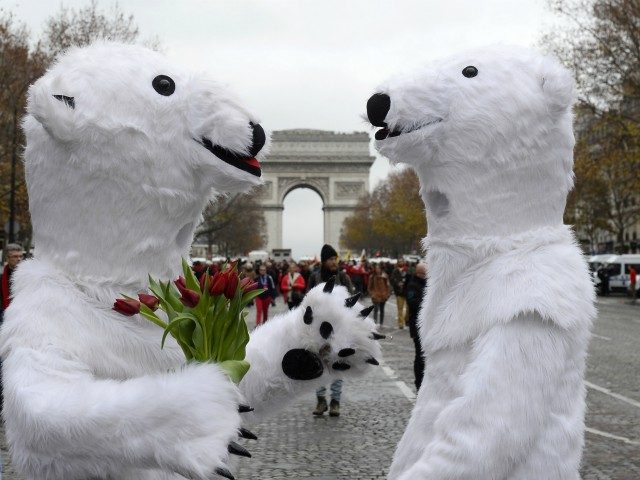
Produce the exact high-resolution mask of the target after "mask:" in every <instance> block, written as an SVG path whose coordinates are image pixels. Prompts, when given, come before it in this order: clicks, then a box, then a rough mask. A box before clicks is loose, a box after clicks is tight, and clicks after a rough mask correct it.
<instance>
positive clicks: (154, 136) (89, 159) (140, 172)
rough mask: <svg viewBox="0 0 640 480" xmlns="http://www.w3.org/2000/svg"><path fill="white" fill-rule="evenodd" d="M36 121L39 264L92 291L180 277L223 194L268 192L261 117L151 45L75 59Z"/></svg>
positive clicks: (34, 106)
mask: <svg viewBox="0 0 640 480" xmlns="http://www.w3.org/2000/svg"><path fill="white" fill-rule="evenodd" d="M203 78H205V79H204V80H203ZM27 112H28V115H27V117H26V119H25V121H24V129H25V131H26V136H27V148H26V153H25V157H26V162H25V163H26V165H25V170H26V179H27V185H28V189H29V202H30V211H31V218H32V222H33V227H34V236H35V246H36V256H37V257H38V258H40V259H46V260H47V261H50V262H53V263H54V264H56V265H57V266H59V267H62V269H63V270H64V271H65V272H68V273H69V274H71V275H73V276H76V277H77V278H78V279H79V280H81V283H84V284H89V285H92V284H100V283H105V284H117V285H128V284H130V285H139V284H140V283H144V282H146V275H147V272H148V273H151V274H152V275H154V276H159V277H162V278H167V277H171V276H173V275H174V274H175V273H176V271H177V270H176V269H177V268H179V264H180V257H181V256H183V257H186V256H187V255H188V252H189V247H190V244H191V241H192V237H193V233H194V230H195V228H196V226H197V224H198V222H199V219H200V215H201V212H202V210H203V207H204V206H205V204H206V202H207V201H208V199H210V198H211V195H212V194H223V193H230V192H239V191H244V190H248V189H249V188H251V187H252V186H254V185H258V184H259V183H260V164H259V162H258V160H257V159H256V158H255V157H256V156H257V155H258V152H259V151H261V149H262V147H263V146H264V145H265V142H266V141H267V139H266V138H265V133H264V130H262V127H260V125H259V124H258V120H257V119H256V118H255V116H253V115H252V114H251V113H249V112H248V111H247V110H246V109H245V108H243V107H242V106H241V105H240V104H239V102H238V101H237V100H236V99H235V97H234V96H233V95H231V94H230V93H229V92H228V91H227V89H225V88H224V87H223V86H221V85H220V84H218V83H216V82H214V81H212V80H206V77H203V76H202V75H193V74H192V73H191V72H189V71H188V70H186V69H184V68H180V67H178V66H176V65H174V64H172V63H170V62H169V61H168V60H167V59H166V58H165V57H163V56H162V55H160V54H158V53H157V52H154V51H151V50H149V49H146V48H143V47H140V46H133V45H123V44H115V43H98V44H95V45H93V46H90V47H85V48H82V49H71V50H70V51H69V52H67V53H66V54H65V55H63V56H62V57H61V58H60V59H59V60H58V61H57V62H56V64H55V65H54V66H53V67H52V68H51V69H50V70H49V71H48V72H47V73H46V74H45V75H44V76H43V77H42V78H40V79H39V80H38V81H37V82H36V83H35V84H34V85H32V87H31V88H30V90H29V98H28V105H27Z"/></svg>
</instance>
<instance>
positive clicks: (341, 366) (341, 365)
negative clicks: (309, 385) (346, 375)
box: [332, 362, 351, 370]
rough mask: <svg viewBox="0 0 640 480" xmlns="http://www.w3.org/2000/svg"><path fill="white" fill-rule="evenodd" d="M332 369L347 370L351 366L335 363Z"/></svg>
mask: <svg viewBox="0 0 640 480" xmlns="http://www.w3.org/2000/svg"><path fill="white" fill-rule="evenodd" d="M332 368H333V369H334V370H349V369H350V368H351V365H349V364H348V363H342V362H335V363H334V364H333V365H332Z"/></svg>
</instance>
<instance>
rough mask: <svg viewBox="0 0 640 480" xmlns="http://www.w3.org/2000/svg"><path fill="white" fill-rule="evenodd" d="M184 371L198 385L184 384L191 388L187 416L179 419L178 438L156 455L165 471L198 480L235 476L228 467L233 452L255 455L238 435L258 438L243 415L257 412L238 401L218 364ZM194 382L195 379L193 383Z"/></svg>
mask: <svg viewBox="0 0 640 480" xmlns="http://www.w3.org/2000/svg"><path fill="white" fill-rule="evenodd" d="M183 372H187V373H186V375H188V376H190V377H193V378H190V379H189V380H190V381H192V382H193V383H195V382H196V381H197V382H198V385H197V388H196V385H190V384H187V385H185V382H181V384H180V386H184V387H185V388H187V387H190V388H187V389H186V391H191V394H190V396H189V398H188V399H187V401H185V402H184V416H183V417H182V418H176V419H175V422H176V426H175V429H176V437H175V438H173V439H171V441H169V440H167V442H166V445H163V446H162V447H160V449H159V451H158V452H157V454H156V457H157V458H158V460H159V463H160V464H161V467H162V469H163V470H165V471H172V472H174V473H177V474H179V475H182V476H183V477H186V478H189V479H196V480H204V479H206V480H210V479H213V478H217V477H218V476H221V477H225V478H233V475H232V474H231V472H230V471H229V469H228V468H227V466H226V462H227V459H228V457H229V455H238V456H241V457H251V453H249V451H248V450H247V449H246V448H245V447H244V446H242V445H240V444H239V443H237V442H236V440H238V438H245V439H254V440H255V439H257V437H256V436H255V435H254V434H253V433H251V432H250V431H249V430H247V429H245V428H242V427H240V422H241V421H242V417H243V414H245V413H247V412H251V411H253V408H251V407H250V406H249V405H244V404H242V403H240V404H238V400H239V395H238V391H237V389H236V387H235V386H234V385H232V384H231V382H230V381H229V379H228V378H227V377H226V375H224V374H223V373H222V372H220V371H219V370H218V368H217V366H215V365H211V364H203V365H195V366H189V367H187V368H186V369H185V370H183ZM189 383H191V382H189Z"/></svg>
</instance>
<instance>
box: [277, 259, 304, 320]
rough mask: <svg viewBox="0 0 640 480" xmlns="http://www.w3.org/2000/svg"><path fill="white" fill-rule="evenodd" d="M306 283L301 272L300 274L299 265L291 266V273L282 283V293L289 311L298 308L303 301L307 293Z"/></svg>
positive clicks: (283, 278)
mask: <svg viewBox="0 0 640 480" xmlns="http://www.w3.org/2000/svg"><path fill="white" fill-rule="evenodd" d="M305 286H306V285H305V281H304V278H303V277H302V275H300V272H298V265H296V263H295V262H291V263H290V264H289V273H287V274H285V275H283V276H282V280H281V281H280V291H281V292H282V297H283V298H284V301H285V302H287V305H288V306H289V310H292V309H294V308H296V307H297V306H298V305H300V303H302V299H303V298H304V292H305Z"/></svg>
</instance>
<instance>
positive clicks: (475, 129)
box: [368, 46, 574, 239]
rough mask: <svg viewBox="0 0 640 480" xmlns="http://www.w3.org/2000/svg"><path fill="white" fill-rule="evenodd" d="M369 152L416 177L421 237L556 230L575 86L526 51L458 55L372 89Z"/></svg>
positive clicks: (567, 183) (567, 182)
mask: <svg viewBox="0 0 640 480" xmlns="http://www.w3.org/2000/svg"><path fill="white" fill-rule="evenodd" d="M377 92H379V93H378V94H377V95H374V96H373V97H372V98H371V99H370V100H369V103H368V115H369V119H370V121H371V123H372V124H373V125H376V126H379V127H383V128H382V129H381V130H379V131H378V132H377V133H376V139H377V141H376V148H377V149H378V150H379V151H380V153H381V154H382V155H384V156H385V157H387V158H389V159H390V160H392V161H401V162H404V163H408V164H410V165H411V166H412V167H413V168H414V169H415V170H416V171H417V172H418V175H419V177H420V180H421V186H422V189H421V194H422V197H423V200H424V202H425V204H426V206H427V216H428V219H429V235H430V236H432V237H437V238H439V239H452V238H460V237H484V236H506V235H512V234H517V233H521V232H523V231H525V230H530V229H534V228H537V227H546V226H554V227H555V226H559V225H561V224H562V215H563V211H564V207H565V201H566V196H567V193H568V192H569V190H570V189H571V187H572V185H573V174H572V165H573V155H572V152H573V145H574V137H573V133H572V115H571V105H572V103H573V100H574V83H573V79H572V77H571V75H570V73H569V72H568V71H567V70H566V69H564V68H563V67H561V66H560V64H559V63H558V62H557V61H555V60H553V59H551V58H548V57H544V56H542V55H539V54H537V53H535V52H533V51H530V50H527V49H523V48H519V47H506V46H496V47H490V48H484V49H482V50H476V51H470V52H467V53H463V54H457V55H455V56H452V57H449V58H447V59H444V60H441V61H438V62H434V63H432V64H431V65H428V66H426V67H425V68H423V69H420V70H418V71H415V72H413V73H412V74H409V75H406V74H405V75H402V76H398V77H395V78H393V79H391V80H390V81H388V82H386V83H384V84H383V85H381V86H380V87H379V88H378V89H377Z"/></svg>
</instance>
